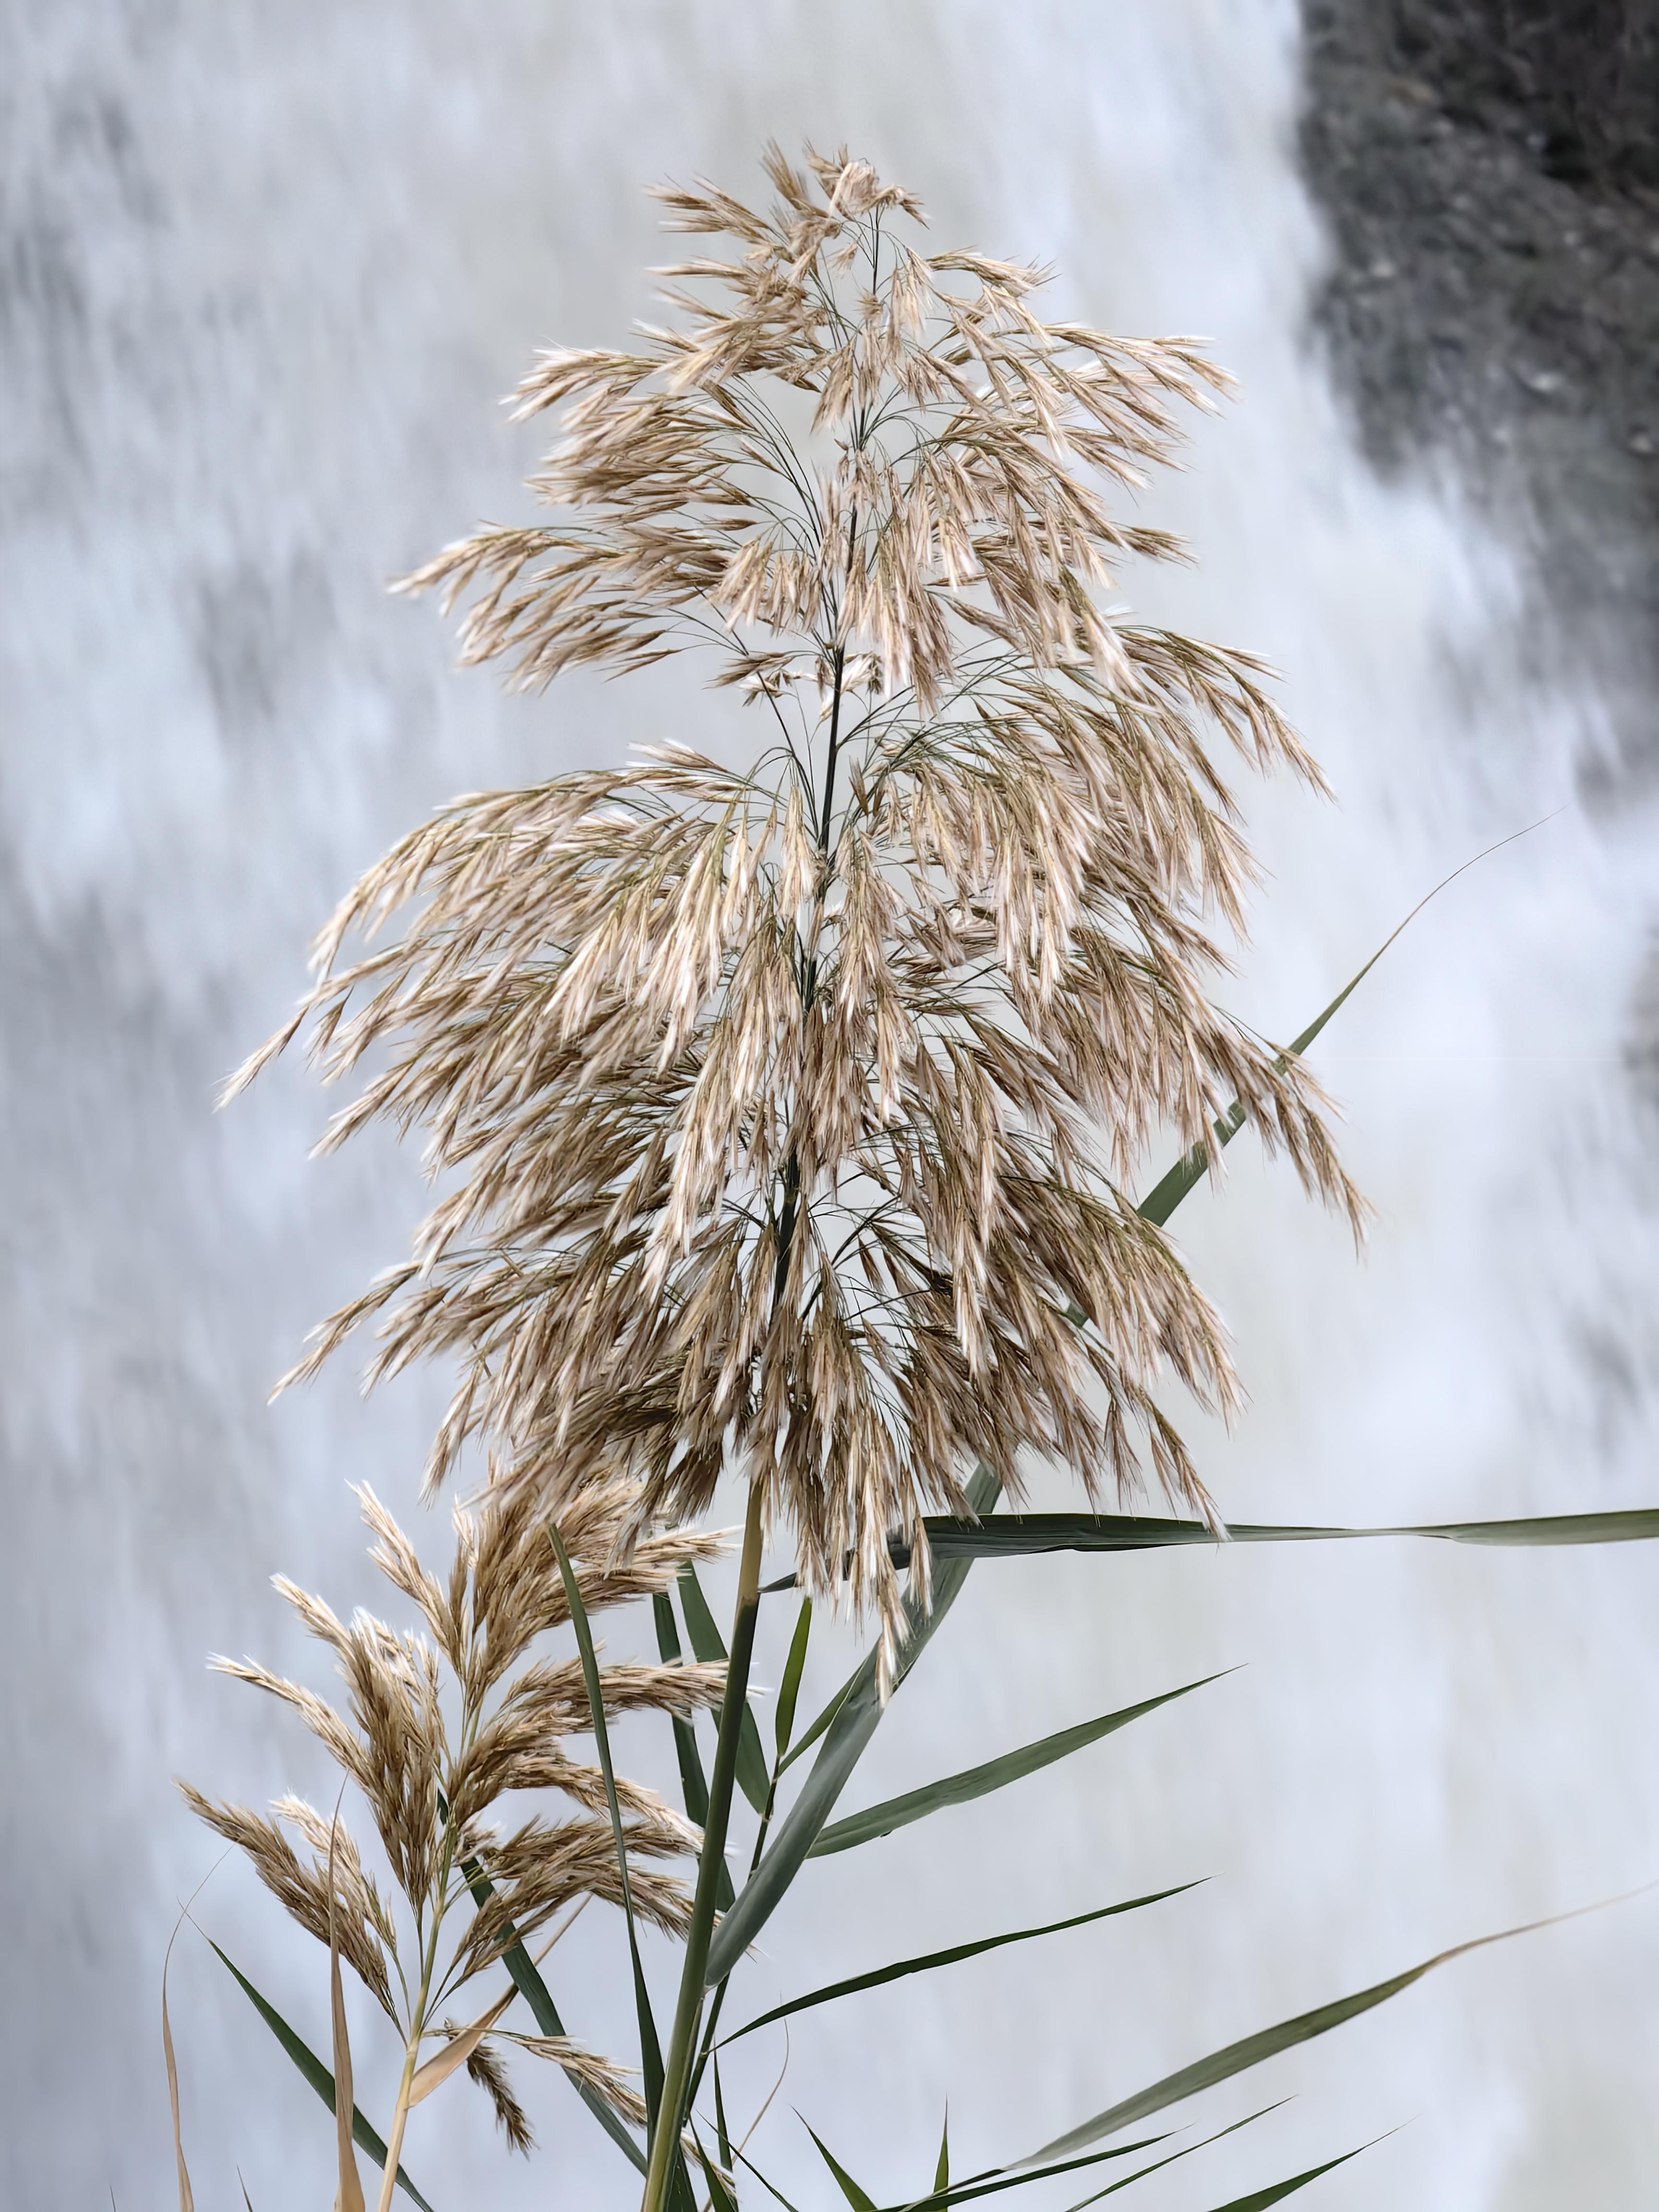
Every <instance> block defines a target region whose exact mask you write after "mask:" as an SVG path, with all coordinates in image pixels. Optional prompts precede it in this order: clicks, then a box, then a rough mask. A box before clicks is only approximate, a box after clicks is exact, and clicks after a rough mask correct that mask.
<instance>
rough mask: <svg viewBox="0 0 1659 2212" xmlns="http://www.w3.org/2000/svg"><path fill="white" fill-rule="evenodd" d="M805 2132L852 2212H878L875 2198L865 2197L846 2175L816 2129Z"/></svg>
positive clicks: (850, 2177) (844, 2169) (810, 2128)
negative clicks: (834, 2178) (833, 2176)
mask: <svg viewBox="0 0 1659 2212" xmlns="http://www.w3.org/2000/svg"><path fill="white" fill-rule="evenodd" d="M803 2125H805V2123H803ZM806 2132H807V2134H808V2135H809V2136H811V2138H812V2140H813V2142H815V2143H816V2144H817V2147H818V2154H819V2156H820V2157H821V2158H822V2159H823V2162H824V2164H825V2165H826V2166H828V2167H829V2171H830V2172H831V2173H833V2174H834V2175H835V2177H836V2184H837V2185H838V2187H839V2188H840V2190H841V2193H842V2196H843V2197H845V2198H846V2199H847V2201H848V2203H849V2204H850V2205H851V2206H852V2208H853V2212H878V2209H877V2205H876V2200H875V2198H874V2197H871V2196H868V2195H866V2192H865V2191H863V2190H862V2189H860V2187H859V2185H858V2184H857V2182H856V2181H854V2179H853V2177H852V2175H851V2174H850V2173H848V2171H847V2168H846V2167H845V2166H843V2165H842V2162H841V2160H839V2159H838V2158H837V2157H836V2154H835V2153H834V2152H833V2151H832V2150H831V2149H830V2148H829V2144H828V2143H826V2142H824V2140H823V2136H820V2135H819V2134H818V2132H817V2129H816V2128H812V2127H807V2129H806Z"/></svg>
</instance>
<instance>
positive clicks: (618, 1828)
mask: <svg viewBox="0 0 1659 2212" xmlns="http://www.w3.org/2000/svg"><path fill="white" fill-rule="evenodd" d="M547 1537H548V1541H549V1542H550V1544H551V1545H552V1547H553V1553H554V1556H555V1558H556V1559H557V1560H558V1563H559V1572H560V1574H561V1575H562V1577H563V1578H564V1595H565V1602H566V1604H567V1605H568V1607H570V1625H571V1626H572V1627H573V1628H574V1630H575V1632H576V1648H577V1650H579V1651H580V1654H581V1662H582V1680H583V1681H584V1682H585V1683H586V1686H587V1703H588V1709H589V1717H590V1718H591V1719H592V1723H593V1741H594V1745H595V1747H597V1749H598V1751H599V1771H600V1772H601V1773H602V1774H603V1775H604V1777H605V1803H606V1805H607V1806H608V1808H610V1813H611V1836H612V1838H613V1839H614V1841H615V1843H616V1846H617V1878H618V1880H619V1881H620V1882H621V1884H622V1897H623V1916H624V1917H625V1918H626V1920H627V1923H628V1952H629V1959H630V1960H631V1961H632V1963H633V1968H634V2009H635V2013H636V2015H638V2019H639V2028H640V2066H641V2073H642V2074H643V2075H644V2079H645V2102H646V2109H647V2112H649V2113H650V2115H651V2120H652V2124H653V2125H654V2124H655V2122H656V2118H657V2107H658V2106H659V2104H660V2103H661V2101H662V2045H661V2044H660V2043H659V2041H658V2039H657V2022H656V2018H655V2015H653V2012H652V2010H651V1994H650V1991H649V1990H647V1988H646V1985H645V1968H644V1966H643V1965H642V1964H641V1960H640V1939H639V1932H638V1929H637V1928H636V1926H635V1919H634V1887H633V1884H632V1882H631V1881H630V1880H629V1872H628V1839H627V1837H626V1835H625V1833H624V1832H623V1817H622V1808H621V1806H620V1805H619V1804H618V1803H617V1777H616V1771H615V1769H614V1768H613V1767H612V1765H611V1731H610V1729H608V1728H607V1727H606V1725H605V1692H604V1689H603V1686H601V1684H600V1681H599V1660H598V1659H597V1657H596V1656H594V1650H593V1631H592V1626H590V1625H589V1622H588V1618H587V1608H586V1606H585V1605H584V1604H583V1603H582V1594H581V1590H580V1586H579V1585H578V1583H577V1581H576V1571H575V1569H574V1567H573V1566H572V1565H571V1564H570V1555H569V1553H568V1552H567V1551H566V1550H565V1548H564V1539H563V1538H562V1536H561V1535H560V1534H559V1531H558V1526H557V1523H556V1522H553V1521H549V1522H548V1523H547Z"/></svg>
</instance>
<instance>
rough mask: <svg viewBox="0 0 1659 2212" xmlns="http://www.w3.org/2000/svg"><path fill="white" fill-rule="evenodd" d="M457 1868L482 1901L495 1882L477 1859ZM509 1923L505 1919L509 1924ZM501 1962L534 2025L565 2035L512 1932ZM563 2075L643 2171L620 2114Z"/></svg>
mask: <svg viewBox="0 0 1659 2212" xmlns="http://www.w3.org/2000/svg"><path fill="white" fill-rule="evenodd" d="M461 1872H462V1873H463V1874H464V1875H465V1876H466V1883H467V1887H468V1888H469V1889H470V1890H471V1892H472V1894H473V1897H474V1899H476V1900H477V1903H478V1904H480V1905H483V1904H484V1903H485V1902H486V1900H487V1899H489V1898H490V1897H492V1896H494V1894H495V1884H494V1883H493V1882H492V1881H490V1879H489V1875H487V1874H486V1873H485V1872H484V1870H483V1867H482V1866H480V1864H479V1863H478V1862H477V1859H463V1860H462V1862H461ZM511 1924H512V1923H510V1922H509V1923H508V1925H509V1927H510V1926H511ZM501 1964H502V1965H503V1966H505V1967H506V1968H507V1972H508V1973H509V1974H510V1975H511V1976H512V1977H513V1981H514V1982H515V1983H516V1984H518V1987H519V1991H520V1995H521V1996H522V1997H523V1998H524V2001H525V2002H526V2004H527V2005H528V2006H529V2007H530V2009H531V2011H532V2013H533V2014H534V2015H535V2016H536V2025H537V2027H538V2028H540V2030H541V2032H542V2033H543V2034H544V2035H557V2036H563V2035H565V2034H566V2033H568V2031H567V2029H566V2027H565V2024H564V2022H563V2021H562V2020H561V2019H560V2017H559V2008H558V2007H557V2006H556V2004H555V2003H554V2002H553V1998H552V1995H551V1993H550V1990H549V1989H548V1986H547V1984H546V1983H545V1982H544V1980H543V1979H542V1977H541V1972H540V1969H539V1968H538V1966H537V1964H536V1961H535V1960H533V1959H532V1957H531V1955H530V1954H529V1952H528V1951H526V1949H525V1947H524V1945H523V1943H522V1942H520V1939H519V1937H518V1936H516V1935H515V1936H514V1937H513V1941H512V1942H511V1943H509V1944H508V1946H507V1949H506V1950H505V1951H503V1952H502V1954H501ZM565 2079H566V2080H567V2081H568V2082H569V2084H570V2086H571V2087H572V2088H573V2089H574V2091H575V2093H576V2094H577V2095H578V2096H579V2097H580V2099H581V2100H582V2102H583V2104H585V2105H586V2107H587V2109H588V2111H589V2112H592V2115H593V2117H594V2118H595V2119H596V2120H597V2121H598V2122H599V2125H600V2126H601V2127H602V2128H603V2129H604V2130H605V2133H606V2135H608V2136H610V2138H611V2142H613V2143H615V2144H616V2146H617V2149H618V2150H620V2151H621V2152H622V2153H623V2156H624V2157H625V2158H626V2159H627V2160H628V2161H629V2164H630V2165H631V2166H635V2168H636V2169H637V2170H638V2172H641V2173H643V2172H645V2153H644V2152H643V2151H642V2150H641V2148H640V2147H639V2145H638V2143H636V2142H635V2140H634V2138H633V2136H631V2135H630V2134H629V2131H628V2128H627V2126H626V2124H625V2123H624V2122H623V2118H622V2117H621V2115H620V2114H619V2113H617V2112H613V2111H612V2110H611V2106H609V2105H607V2104H606V2103H605V2099H604V2098H603V2097H602V2096H600V2094H599V2091H598V2090H597V2089H596V2088H595V2087H593V2085H592V2082H591V2081H583V2079H582V2078H581V2076H580V2075H579V2074H576V2073H574V2072H571V2071H569V2070H567V2071H566V2074H565Z"/></svg>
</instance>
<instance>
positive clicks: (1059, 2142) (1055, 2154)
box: [1021, 1905, 1598, 2166]
mask: <svg viewBox="0 0 1659 2212" xmlns="http://www.w3.org/2000/svg"><path fill="white" fill-rule="evenodd" d="M1583 1909H1584V1910H1587V1911H1596V1910H1598V1908H1597V1907H1595V1906H1593V1905H1592V1906H1589V1907H1586V1908H1583ZM1577 1917H1578V1915H1577V1913H1571V1912H1565V1913H1557V1914H1555V1915H1553V1917H1551V1918H1550V1919H1547V1920H1532V1921H1528V1922H1527V1923H1525V1925H1524V1926H1522V1927H1519V1928H1504V1929H1499V1930H1498V1933H1497V1934H1496V1935H1493V1936H1475V1937H1474V1938H1473V1939H1472V1940H1471V1941H1470V1942H1467V1943H1455V1944H1453V1945H1452V1946H1451V1948H1450V1949H1449V1950H1445V1951H1437V1952H1436V1953H1435V1954H1434V1956H1433V1957H1432V1958H1431V1959H1425V1960H1422V1961H1421V1962H1420V1963H1419V1965H1417V1966H1408V1967H1407V1969H1406V1971H1405V1972H1404V1973H1401V1974H1393V1975H1390V1976H1389V1978H1388V1979H1387V1980H1386V1981H1382V1982H1373V1983H1372V1984H1370V1987H1369V1988H1368V1989H1363V1990H1355V1991H1354V1992H1353V1993H1352V1996H1346V1997H1338V1998H1336V1999H1335V2000H1334V2002H1332V2003H1330V2004H1324V2005H1316V2006H1315V2007H1314V2008H1313V2009H1312V2010H1311V2011H1310V2012H1304V2013H1297V2014H1296V2015H1294V2017H1293V2018H1291V2019H1290V2020H1281V2021H1277V2022H1275V2024H1274V2025H1273V2027H1264V2028H1261V2029H1258V2031H1257V2032H1256V2033H1255V2034H1254V2035H1246V2036H1241V2037H1240V2038H1239V2039H1238V2040H1237V2042H1236V2043H1229V2044H1225V2045H1223V2046H1222V2048H1221V2049H1220V2050H1219V2051H1211V2052H1210V2053H1209V2054H1208V2056H1207V2057H1203V2058H1200V2059H1195V2060H1194V2062H1193V2063H1192V2064H1191V2065H1190V2066H1183V2067H1181V2068H1179V2069H1177V2070H1176V2072H1175V2073H1173V2074H1166V2075H1164V2077H1163V2079H1162V2080H1161V2081H1154V2082H1152V2084H1151V2085H1150V2086H1149V2087H1146V2088H1145V2089H1140V2090H1138V2091H1137V2092H1136V2093H1135V2094H1134V2095H1133V2096H1132V2097H1125V2098H1124V2099H1123V2100H1121V2103H1118V2104H1115V2105H1109V2106H1107V2108H1106V2110H1105V2111H1104V2112H1097V2113H1096V2114H1095V2116H1094V2118H1092V2119H1088V2120H1085V2121H1084V2122H1083V2123H1082V2124H1081V2125H1080V2126H1079V2127H1075V2128H1071V2129H1068V2130H1067V2131H1066V2134H1064V2135H1063V2136H1055V2137H1054V2141H1053V2142H1046V2143H1044V2144H1043V2145H1042V2148H1041V2149H1040V2150H1034V2151H1032V2152H1031V2153H1030V2156H1029V2157H1028V2158H1026V2159H1024V2160H1022V2161H1021V2163H1022V2164H1023V2165H1025V2166H1035V2165H1036V2164H1037V2163H1038V2162H1039V2161H1040V2160H1044V2161H1046V2160H1050V2159H1054V2158H1063V2157H1065V2156H1066V2154H1068V2153H1070V2152H1072V2151H1074V2150H1082V2149H1083V2148H1085V2147H1086V2146H1087V2145H1088V2144H1090V2143H1093V2142H1099V2141H1100V2139H1101V2137H1102V2136H1109V2135H1113V2134H1115V2133H1116V2131H1117V2130H1119V2129H1120V2128H1127V2127H1132V2126H1133V2124H1135V2123H1136V2122H1137V2121H1138V2120H1144V2119H1147V2118H1151V2116H1152V2114H1153V2113H1154V2112H1164V2111H1165V2110H1167V2108H1168V2107H1169V2106H1171V2105H1178V2104H1180V2103H1182V2101H1183V2100H1185V2099H1186V2098H1188V2097H1194V2096H1197V2095H1198V2094H1199V2093H1200V2091H1201V2090H1205V2089H1212V2088H1214V2087H1216V2086H1217V2084H1218V2083H1219V2082H1222V2081H1231V2079H1232V2077H1233V2076H1234V2075H1236V2074H1243V2073H1246V2072H1248V2071H1249V2069H1250V2068H1252V2067H1255V2066H1260V2065H1262V2064H1263V2063H1265V2062H1266V2061H1267V2059H1269V2058H1276V2057H1279V2054H1280V2053H1281V2052H1282V2051H1291V2050H1294V2049H1295V2048H1296V2046H1297V2045H1298V2044H1303V2043H1310V2042H1312V2041H1313V2040H1314V2039H1315V2038H1316V2036H1321V2035H1328V2034H1329V2033H1330V2032H1331V2030H1332V2029H1333V2028H1336V2027H1343V2026H1344V2025H1345V2024H1346V2022H1347V2021H1351V2020H1357V2019H1358V2017H1359V2015H1361V2014H1362V2013H1367V2012H1370V2011H1371V2010H1372V2009H1373V2008H1375V2007H1376V2006H1377V2005H1380V2004H1386V2003H1387V2002H1388V2001H1389V1998H1390V1997H1395V1996H1400V1995H1401V1992H1402V1991H1403V1990H1408V1989H1410V1988H1411V1987H1412V1986H1413V1984H1414V1983H1417V1982H1420V1981H1421V1980H1422V1979H1423V1978H1424V1976H1425V1974H1430V1973H1432V1972H1433V1971H1434V1969H1435V1968H1436V1967H1437V1966H1446V1965H1447V1964H1449V1961H1450V1960H1453V1959H1461V1958H1463V1957H1464V1956H1466V1955H1467V1954H1468V1953H1469V1952H1471V1951H1480V1950H1484V1949H1485V1948H1486V1947H1487V1945H1488V1944H1492V1943H1505V1942H1509V1941H1510V1938H1511V1937H1513V1936H1528V1935H1531V1934H1533V1933H1534V1931H1535V1930H1536V1929H1541V1928H1553V1927H1554V1926H1556V1925H1557V1924H1558V1923H1559V1922H1561V1921H1564V1920H1571V1919H1576V1918H1577Z"/></svg>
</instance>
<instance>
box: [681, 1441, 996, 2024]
mask: <svg viewBox="0 0 1659 2212" xmlns="http://www.w3.org/2000/svg"><path fill="white" fill-rule="evenodd" d="M999 1495H1000V1485H999V1483H998V1481H997V1479H996V1477H995V1475H994V1474H992V1473H991V1471H990V1469H989V1468H986V1467H981V1468H977V1469H975V1474H974V1477H973V1480H972V1481H971V1482H970V1483H969V1486H968V1502H969V1504H970V1505H971V1506H972V1507H973V1509H974V1511H975V1513H976V1514H979V1515H981V1516H983V1515H986V1514H988V1513H989V1512H990V1511H991V1510H992V1508H993V1507H994V1504H996V1501H997V1498H998V1497H999ZM971 1564H972V1562H971V1560H970V1559H966V1558H959V1559H951V1560H947V1561H945V1563H944V1564H943V1565H941V1566H940V1568H939V1571H938V1572H937V1573H936V1574H935V1575H934V1577H933V1610H932V1612H931V1613H924V1612H923V1610H922V1608H921V1606H920V1605H918V1604H917V1603H916V1601H915V1599H913V1598H908V1599H907V1600H906V1601H905V1614H906V1627H905V1637H904V1641H903V1644H902V1645H901V1647H900V1650H899V1659H898V1668H897V1676H896V1681H895V1683H894V1687H895V1689H896V1688H897V1686H898V1684H899V1683H901V1682H902V1681H903V1680H904V1678H905V1676H906V1675H907V1674H908V1673H909V1671H910V1669H911V1668H912V1667H914V1666H915V1662H916V1661H917V1660H918V1659H919V1658H920V1657H921V1654H922V1652H923V1651H924V1650H926V1649H927V1644H928V1641H929V1639H930V1638H932V1637H933V1634H934V1632H936V1631H937V1629H938V1628H939V1625H940V1623H941V1622H942V1621H943V1620H944V1619H945V1615H946V1614H947V1613H949V1612H950V1610H951V1606H952V1605H953V1604H954V1603H955V1602H956V1599H957V1593H958V1592H959V1591H960V1589H961V1588H962V1586H963V1583H964V1582H965V1581H966V1579H967V1576H968V1569H969V1566H970V1565H971ZM881 1711H882V1708H881V1700H880V1698H879V1697H878V1693H877V1690H876V1655H875V1653H874V1652H872V1653H871V1654H870V1655H869V1656H868V1657H867V1658H866V1659H865V1660H864V1661H863V1662H862V1663H861V1664H860V1666H859V1667H857V1668H855V1669H854V1673H853V1674H852V1677H851V1679H850V1680H848V1684H847V1686H846V1688H845V1690H844V1691H843V1692H842V1694H841V1698H840V1700H839V1703H838V1705H837V1706H836V1713H835V1717H834V1718H833V1720H831V1721H830V1722H829V1725H828V1727H827V1728H826V1729H825V1730H824V1735H823V1746H822V1747H821V1748H820V1750H819V1752H818V1755H817V1758H816V1759H814V1760H813V1762H812V1765H811V1771H809V1773H808V1775H807V1777H806V1779H805V1782H804V1783H803V1784H802V1785H801V1790H800V1794H799V1796H798V1797H797V1798H796V1800H795V1802H794V1803H793V1805H792V1806H791V1807H790V1808H789V1811H788V1813H787V1815H786V1816H785V1818H784V1820H782V1821H781V1823H780V1825H779V1827H778V1832H777V1834H776V1835H775V1837H774V1838H773V1842H772V1848H771V1850H769V1851H768V1852H767V1854H766V1856H765V1857H764V1858H763V1860H762V1861H761V1863H760V1864H759V1865H758V1866H757V1868H756V1869H755V1871H754V1873H753V1874H752V1875H750V1878H749V1880H748V1881H746V1882H745V1883H744V1887H743V1888H742V1890H741V1891H740V1892H739V1893H738V1901H737V1903H736V1904H735V1905H733V1906H732V1910H731V1911H730V1912H728V1913H727V1914H726V1917H725V1918H724V1919H723V1920H722V1921H721V1922H720V1926H719V1927H718V1928H717V1929H715V1930H714V1942H713V1943H712V1944H711V1945H710V1947H709V1952H708V1966H707V1968H706V1970H705V1975H704V1978H705V1980H706V1981H707V1982H708V1984H711V1985H712V1984H714V1983H715V1982H720V1981H723V1980H724V1979H725V1978H726V1975H727V1974H729V1973H730V1972H731V1971H732V1967H733V1966H735V1965H736V1964H737V1962H738V1960H739V1959H740V1958H741V1957H742V1955H743V1954H744V1951H745V1950H746V1949H747V1948H748V1947H749V1945H750V1943H752V1942H754V1940H755V1938H756V1936H758V1935H759V1933H760V1931H761V1929H763V1927H764V1926H765V1924H766V1923H767V1921H768V1920H769V1919H770V1917H771V1916H772V1914H773V1912H774V1911H775V1909H776V1907H777V1905H778V1903H779V1901H780V1899H781V1898H782V1897H783V1895H784V1893H786V1891H787V1889H788V1887H789V1886H790V1884H791V1883H792V1882H793V1881H794V1878H795V1876H796V1875H798V1874H799V1872H800V1869H801V1868H802V1866H803V1865H804V1864H805V1861H806V1857H807V1855H808V1854H809V1853H810V1851H811V1848H812V1846H813V1844H815V1843H816V1842H817V1839H818V1838H819V1836H820V1835H821V1834H822V1833H823V1828H824V1826H825V1824H826V1823H827V1822H828V1820H829V1815H830V1814H831V1813H832V1812H833V1811H834V1810H835V1806H836V1799H837V1798H838V1797H839V1796H841V1793H842V1790H844V1789H845V1788H846V1786H847V1784H848V1780H849V1778H851V1775H852V1772H853V1770H854V1767H855V1766H856V1765H858V1763H859V1760H860V1759H861V1758H862V1757H863V1755H864V1753H865V1750H866V1747H867V1746H868V1744H869V1741H870V1739H871V1737H872V1735H874V1734H875V1732H876V1729H877V1728H878V1725H879V1723H880V1720H881Z"/></svg>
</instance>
